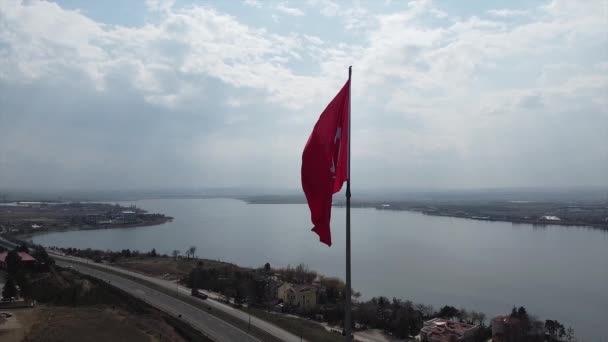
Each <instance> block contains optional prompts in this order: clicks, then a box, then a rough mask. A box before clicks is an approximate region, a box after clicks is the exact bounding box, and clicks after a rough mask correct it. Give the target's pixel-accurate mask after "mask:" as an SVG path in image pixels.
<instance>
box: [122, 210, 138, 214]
mask: <svg viewBox="0 0 608 342" xmlns="http://www.w3.org/2000/svg"><path fill="white" fill-rule="evenodd" d="M122 213H123V214H135V212H134V211H132V210H125V211H123V212H122Z"/></svg>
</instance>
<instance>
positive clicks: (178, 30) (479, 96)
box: [0, 0, 608, 189]
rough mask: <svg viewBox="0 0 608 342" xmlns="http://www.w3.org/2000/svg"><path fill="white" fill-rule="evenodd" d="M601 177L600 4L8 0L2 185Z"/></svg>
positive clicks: (0, 90)
mask: <svg viewBox="0 0 608 342" xmlns="http://www.w3.org/2000/svg"><path fill="white" fill-rule="evenodd" d="M349 65H353V84H352V89H353V99H352V106H353V107H352V116H353V124H352V125H353V126H352V131H353V132H352V149H353V152H352V158H353V160H352V165H353V170H352V172H353V186H355V184H356V186H360V187H365V188H386V187H391V186H394V187H416V188H487V187H512V186H547V187H551V186H605V185H608V2H607V1H606V0H598V1H593V0H585V1H573V0H571V1H562V0H554V1H540V2H534V1H508V2H504V1H485V0H484V1H466V2H465V1H411V2H406V1H396V0H392V1H390V0H386V1H384V0H378V1H355V2H352V3H351V2H341V1H336V0H308V1H305V0H302V1H294V0H292V1H262V0H257V1H256V0H245V1H236V0H235V1H210V2H194V3H192V2H189V1H180V0H178V1H161V0H148V1H145V2H136V1H122V0H116V1H68V0H66V1H57V2H38V1H25V2H19V1H12V0H0V187H11V188H16V187H27V188H37V187H45V188H49V187H50V188H70V189H90V188H103V189H114V188H171V187H180V188H183V187H223V186H253V187H273V188H289V189H298V188H299V186H300V185H299V184H300V183H299V182H300V181H299V179H300V178H299V177H300V176H299V170H300V160H301V159H300V158H301V152H302V149H303V147H304V144H305V142H306V140H307V137H308V135H309V133H310V130H311V128H312V126H313V125H314V123H315V121H316V119H317V118H318V115H319V114H320V113H321V111H322V110H323V109H324V107H325V105H326V104H327V103H328V102H329V101H330V100H331V98H332V97H333V96H334V95H335V93H336V92H337V91H338V90H339V88H340V86H341V85H342V84H343V82H345V80H346V78H347V67H348V66H349Z"/></svg>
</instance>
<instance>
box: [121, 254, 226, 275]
mask: <svg viewBox="0 0 608 342" xmlns="http://www.w3.org/2000/svg"><path fill="white" fill-rule="evenodd" d="M199 261H201V262H203V265H204V266H203V267H204V268H215V267H222V266H229V265H230V264H228V263H225V262H222V261H217V260H207V259H198V260H197V259H186V258H178V259H175V258H163V257H154V258H153V257H137V258H128V259H122V260H119V261H117V262H115V263H114V264H113V265H115V266H118V267H122V268H125V269H128V270H132V271H137V272H140V273H144V274H147V275H150V276H154V277H163V276H164V275H166V274H169V276H168V277H166V278H167V279H177V278H181V277H183V276H185V275H187V274H188V273H190V271H191V270H192V269H193V268H195V267H196V265H197V264H198V262H199Z"/></svg>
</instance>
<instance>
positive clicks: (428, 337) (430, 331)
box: [420, 318, 479, 342]
mask: <svg viewBox="0 0 608 342" xmlns="http://www.w3.org/2000/svg"><path fill="white" fill-rule="evenodd" d="M477 330H479V326H478V325H473V324H466V323H461V322H453V321H450V320H447V319H443V318H433V319H431V320H428V321H426V322H424V325H423V327H422V329H421V330H420V338H421V340H422V341H428V342H454V341H458V342H461V341H472V338H473V336H474V335H475V333H476V332H477Z"/></svg>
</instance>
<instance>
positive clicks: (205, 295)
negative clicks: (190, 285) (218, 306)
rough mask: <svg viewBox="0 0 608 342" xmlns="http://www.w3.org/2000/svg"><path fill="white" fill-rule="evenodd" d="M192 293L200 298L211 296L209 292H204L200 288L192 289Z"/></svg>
mask: <svg viewBox="0 0 608 342" xmlns="http://www.w3.org/2000/svg"><path fill="white" fill-rule="evenodd" d="M191 295H192V296H194V297H197V298H200V299H207V298H209V296H207V294H205V293H203V292H202V291H201V290H198V289H192V292H191Z"/></svg>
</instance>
